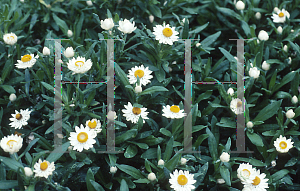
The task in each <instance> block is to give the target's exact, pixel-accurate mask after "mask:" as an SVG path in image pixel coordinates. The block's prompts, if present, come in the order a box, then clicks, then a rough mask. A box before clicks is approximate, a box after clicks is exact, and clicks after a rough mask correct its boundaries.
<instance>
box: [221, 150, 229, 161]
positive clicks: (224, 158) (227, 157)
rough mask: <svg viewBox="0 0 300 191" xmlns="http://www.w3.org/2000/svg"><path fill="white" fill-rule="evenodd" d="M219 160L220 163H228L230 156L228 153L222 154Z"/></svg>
mask: <svg viewBox="0 0 300 191" xmlns="http://www.w3.org/2000/svg"><path fill="white" fill-rule="evenodd" d="M220 160H221V161H222V162H229V160H230V155H229V154H228V153H226V152H223V153H222V154H221V156H220Z"/></svg>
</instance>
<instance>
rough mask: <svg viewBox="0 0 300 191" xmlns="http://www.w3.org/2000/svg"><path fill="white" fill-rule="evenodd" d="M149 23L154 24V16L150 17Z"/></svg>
mask: <svg viewBox="0 0 300 191" xmlns="http://www.w3.org/2000/svg"><path fill="white" fill-rule="evenodd" d="M149 21H150V23H153V21H154V16H153V15H150V16H149Z"/></svg>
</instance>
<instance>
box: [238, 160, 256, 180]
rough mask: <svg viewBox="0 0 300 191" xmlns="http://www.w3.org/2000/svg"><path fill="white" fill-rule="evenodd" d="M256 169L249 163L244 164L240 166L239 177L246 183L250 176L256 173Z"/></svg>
mask: <svg viewBox="0 0 300 191" xmlns="http://www.w3.org/2000/svg"><path fill="white" fill-rule="evenodd" d="M255 171H256V170H255V169H254V168H252V165H250V164H249V163H247V164H245V163H242V164H240V165H239V168H238V169H237V177H238V178H239V179H240V180H241V181H242V182H245V181H246V180H248V179H249V177H250V175H251V174H253V173H255Z"/></svg>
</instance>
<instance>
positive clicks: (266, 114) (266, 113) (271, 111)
mask: <svg viewBox="0 0 300 191" xmlns="http://www.w3.org/2000/svg"><path fill="white" fill-rule="evenodd" d="M281 102H282V100H279V101H275V102H272V103H271V104H269V105H267V106H266V107H265V108H263V109H262V110H261V111H260V112H259V113H258V114H257V116H256V117H255V118H254V119H253V122H255V121H265V120H267V119H269V118H271V117H272V116H273V115H275V114H276V113H277V111H278V109H279V107H280V106H281Z"/></svg>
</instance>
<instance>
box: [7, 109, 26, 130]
mask: <svg viewBox="0 0 300 191" xmlns="http://www.w3.org/2000/svg"><path fill="white" fill-rule="evenodd" d="M15 112H16V114H11V115H12V116H13V117H12V118H9V120H10V121H12V122H11V123H10V124H9V125H10V126H11V127H14V128H16V129H21V127H22V126H24V125H27V124H28V123H27V121H28V120H29V118H30V113H31V111H29V109H28V108H27V109H26V110H23V109H21V110H20V112H18V111H17V110H15Z"/></svg>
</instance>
